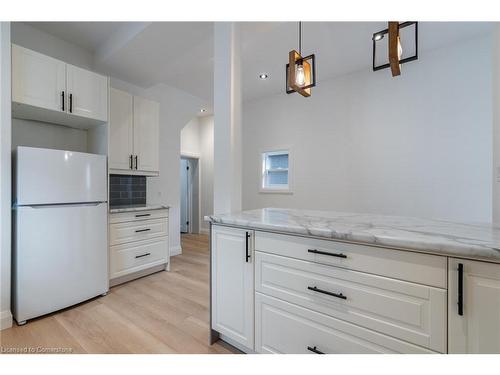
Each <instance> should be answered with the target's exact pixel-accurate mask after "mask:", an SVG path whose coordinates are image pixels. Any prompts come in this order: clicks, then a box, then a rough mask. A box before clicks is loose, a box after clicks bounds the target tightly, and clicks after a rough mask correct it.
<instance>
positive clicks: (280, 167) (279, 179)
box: [261, 150, 290, 192]
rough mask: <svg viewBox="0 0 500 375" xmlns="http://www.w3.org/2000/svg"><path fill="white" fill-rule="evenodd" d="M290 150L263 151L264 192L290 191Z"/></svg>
mask: <svg viewBox="0 0 500 375" xmlns="http://www.w3.org/2000/svg"><path fill="white" fill-rule="evenodd" d="M289 156H290V155H289V151H288V150H281V151H269V152H264V153H262V183H261V191H263V192H289V191H290V181H289V180H290V175H289V172H290V169H289V164H290V160H289Z"/></svg>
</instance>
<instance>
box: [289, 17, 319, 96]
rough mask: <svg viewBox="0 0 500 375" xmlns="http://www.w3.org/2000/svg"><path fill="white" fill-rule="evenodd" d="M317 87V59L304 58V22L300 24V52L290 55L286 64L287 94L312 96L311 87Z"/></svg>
mask: <svg viewBox="0 0 500 375" xmlns="http://www.w3.org/2000/svg"><path fill="white" fill-rule="evenodd" d="M314 86H316V58H315V56H314V54H312V55H309V56H305V57H302V22H299V51H298V52H297V51H296V50H291V51H290V52H289V53H288V64H286V93H287V94H291V93H294V92H298V93H299V94H300V95H302V96H304V97H308V96H311V87H314Z"/></svg>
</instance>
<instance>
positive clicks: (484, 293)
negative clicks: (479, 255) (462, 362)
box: [448, 258, 500, 353]
mask: <svg viewBox="0 0 500 375" xmlns="http://www.w3.org/2000/svg"><path fill="white" fill-rule="evenodd" d="M448 270H449V280H448V285H449V291H448V304H449V305H448V314H449V315H448V332H449V334H448V352H449V353H500V264H493V263H486V262H478V261H470V260H463V259H455V258H449V266H448Z"/></svg>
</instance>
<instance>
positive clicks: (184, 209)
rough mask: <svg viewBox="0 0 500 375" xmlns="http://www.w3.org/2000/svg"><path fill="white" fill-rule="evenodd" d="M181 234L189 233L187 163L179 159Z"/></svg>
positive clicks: (185, 160)
mask: <svg viewBox="0 0 500 375" xmlns="http://www.w3.org/2000/svg"><path fill="white" fill-rule="evenodd" d="M180 173H181V233H188V232H189V161H188V160H187V159H181V170H180Z"/></svg>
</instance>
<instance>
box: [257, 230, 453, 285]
mask: <svg viewBox="0 0 500 375" xmlns="http://www.w3.org/2000/svg"><path fill="white" fill-rule="evenodd" d="M255 250H257V251H263V252H266V253H272V254H277V255H283V256H286V257H292V258H297V259H303V260H308V261H311V262H317V263H323V264H329V265H333V266H338V267H343V268H349V269H353V270H357V271H363V272H369V273H374V274H376V275H381V276H387V277H392V278H396V279H401V280H406V281H411V282H415V283H420V284H425V285H431V286H435V287H438V288H446V280H447V277H446V270H447V268H446V257H442V256H438V255H429V254H419V253H414V252H410V251H402V250H392V249H384V248H379V247H373V246H364V245H356V244H350V243H344V242H335V241H327V240H318V239H314V238H304V237H298V236H288V235H283V234H275V233H267V232H255Z"/></svg>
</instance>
